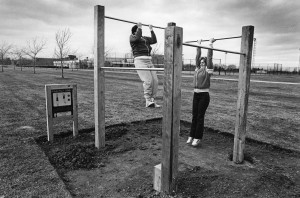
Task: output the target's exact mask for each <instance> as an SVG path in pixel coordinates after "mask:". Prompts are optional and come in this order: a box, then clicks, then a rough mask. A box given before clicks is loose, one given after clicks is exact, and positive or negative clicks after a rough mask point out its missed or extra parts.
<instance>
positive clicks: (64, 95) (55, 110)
mask: <svg viewBox="0 0 300 198" xmlns="http://www.w3.org/2000/svg"><path fill="white" fill-rule="evenodd" d="M45 92H46V112H47V134H48V141H52V140H53V125H54V123H57V122H60V121H64V120H73V135H74V136H76V135H77V134H78V112H77V111H78V107H77V85H76V84H69V85H68V84H51V85H45Z"/></svg>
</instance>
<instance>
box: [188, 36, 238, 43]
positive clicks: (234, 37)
mask: <svg viewBox="0 0 300 198" xmlns="http://www.w3.org/2000/svg"><path fill="white" fill-rule="evenodd" d="M236 38H242V36H233V37H225V38H217V39H215V40H216V41H219V40H226V39H236ZM201 41H209V40H208V39H206V40H201ZM194 42H198V41H186V42H185V43H194Z"/></svg>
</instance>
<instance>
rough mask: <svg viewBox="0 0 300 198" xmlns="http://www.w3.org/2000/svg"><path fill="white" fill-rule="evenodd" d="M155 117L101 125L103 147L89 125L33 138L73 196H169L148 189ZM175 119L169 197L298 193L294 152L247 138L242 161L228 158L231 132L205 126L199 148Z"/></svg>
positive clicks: (299, 157) (156, 142)
mask: <svg viewBox="0 0 300 198" xmlns="http://www.w3.org/2000/svg"><path fill="white" fill-rule="evenodd" d="M161 124H162V123H161V119H154V120H148V121H143V122H134V123H128V124H119V125H114V126H110V127H107V128H106V147H105V148H102V149H99V150H98V149H96V148H95V147H94V129H88V130H85V131H80V133H79V136H78V138H73V137H72V133H71V132H68V133H61V134H58V135H55V137H54V142H53V143H49V142H47V139H46V137H45V136H42V137H39V138H37V139H36V141H37V143H38V144H39V145H40V146H41V147H42V149H43V150H44V151H45V153H46V154H47V156H48V157H49V160H50V162H51V163H52V165H53V166H54V167H55V168H56V170H57V171H58V173H59V175H60V176H61V178H62V179H63V180H64V182H65V183H66V185H67V188H68V190H69V191H70V193H71V194H72V196H74V197H170V196H167V195H162V194H161V193H158V192H156V191H155V190H153V168H154V166H155V165H157V164H159V163H160V161H161V143H162V140H161V126H162V125H161ZM189 128H190V123H188V122H181V131H180V140H179V146H180V147H179V173H178V181H177V190H176V192H174V193H173V194H172V196H173V197H299V196H300V180H299V178H300V163H299V162H300V154H299V153H297V152H293V151H290V150H286V149H281V148H278V147H273V146H272V145H269V144H264V143H260V142H257V141H252V140H248V141H247V144H246V151H247V152H245V163H244V164H240V165H236V164H234V163H233V162H232V161H231V159H232V154H231V153H232V147H233V137H232V135H231V134H228V133H223V132H220V131H216V130H213V129H210V128H206V131H205V135H204V139H203V143H202V145H201V147H199V148H194V147H191V146H188V145H186V144H185V141H186V138H187V137H188V133H189Z"/></svg>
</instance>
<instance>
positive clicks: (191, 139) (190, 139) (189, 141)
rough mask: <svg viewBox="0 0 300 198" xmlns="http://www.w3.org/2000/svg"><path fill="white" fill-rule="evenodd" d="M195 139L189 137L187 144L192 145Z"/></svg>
mask: <svg viewBox="0 0 300 198" xmlns="http://www.w3.org/2000/svg"><path fill="white" fill-rule="evenodd" d="M193 139H194V138H192V137H189V139H188V140H187V141H186V143H187V144H190V143H192V141H193Z"/></svg>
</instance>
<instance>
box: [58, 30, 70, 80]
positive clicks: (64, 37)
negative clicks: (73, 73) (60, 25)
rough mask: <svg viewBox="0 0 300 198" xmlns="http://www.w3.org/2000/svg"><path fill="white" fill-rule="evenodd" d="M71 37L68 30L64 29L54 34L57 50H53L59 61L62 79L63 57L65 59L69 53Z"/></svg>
mask: <svg viewBox="0 0 300 198" xmlns="http://www.w3.org/2000/svg"><path fill="white" fill-rule="evenodd" d="M71 37H72V33H71V31H70V29H69V28H65V29H64V30H58V31H57V32H56V34H55V40H56V44H57V48H55V49H54V54H55V56H56V57H58V58H59V59H60V63H61V77H62V78H64V69H63V68H64V67H63V63H64V57H66V56H67V55H68V54H69V53H70V48H69V41H70V38H71Z"/></svg>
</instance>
